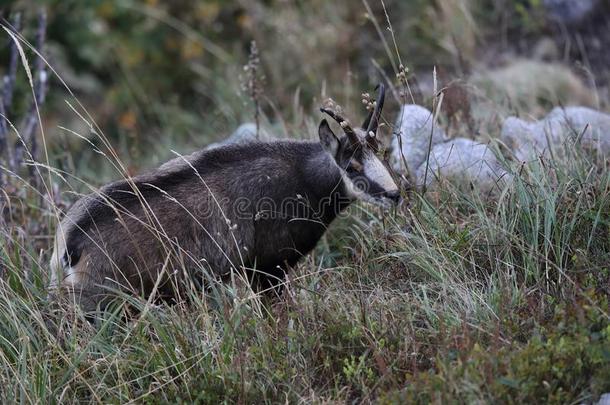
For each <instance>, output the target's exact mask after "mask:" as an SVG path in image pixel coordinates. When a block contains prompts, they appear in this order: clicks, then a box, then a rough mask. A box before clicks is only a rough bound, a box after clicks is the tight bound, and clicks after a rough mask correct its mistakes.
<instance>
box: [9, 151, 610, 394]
mask: <svg viewBox="0 0 610 405" xmlns="http://www.w3.org/2000/svg"><path fill="white" fill-rule="evenodd" d="M593 169H594V166H593V165H592V163H591V162H590V161H589V160H588V159H587V158H586V157H585V156H582V155H580V154H575V155H573V156H570V157H569V158H566V159H564V160H561V161H545V162H534V163H532V164H531V165H530V166H529V167H527V168H526V169H525V170H523V171H522V173H521V177H516V178H515V182H514V184H513V185H512V186H511V187H509V188H507V189H506V190H505V191H504V192H503V193H502V194H501V195H500V196H499V198H498V199H497V201H495V202H491V201H487V200H482V199H481V198H480V197H479V196H478V195H477V194H476V193H471V192H470V191H461V190H460V189H459V188H455V187H453V186H452V185H451V184H445V186H444V187H443V188H442V190H438V191H436V192H430V193H429V194H428V195H427V196H426V197H421V196H417V195H414V196H413V199H412V202H411V205H410V207H409V208H406V207H405V208H403V209H400V210H398V211H396V212H394V213H391V214H389V215H387V216H380V215H379V213H376V212H374V211H373V212H371V211H370V207H368V206H364V205H362V206H360V205H359V206H354V207H352V208H351V211H352V213H351V214H352V215H351V216H350V217H349V218H344V219H341V220H340V221H339V222H338V223H336V224H335V226H333V227H332V229H331V230H330V232H329V234H328V235H327V236H326V238H325V241H324V242H323V243H321V244H320V246H319V248H318V249H317V250H316V251H315V253H314V254H312V255H310V256H309V257H308V258H306V260H304V262H303V263H302V264H301V265H299V266H298V268H296V269H295V270H294V271H293V272H292V273H291V276H290V279H291V280H290V282H289V283H288V288H287V290H286V293H285V295H284V296H283V298H282V299H281V300H279V301H277V302H274V303H271V304H269V303H264V302H261V300H260V298H259V297H254V296H252V295H251V293H250V292H249V289H247V288H244V287H243V286H240V285H239V284H236V285H231V284H229V285H227V286H220V285H219V286H217V288H215V289H214V290H212V291H211V292H210V293H208V294H207V295H202V294H201V293H197V292H194V293H193V295H192V298H191V302H190V303H188V304H181V305H175V306H148V305H147V304H146V302H144V301H141V300H139V299H136V298H133V297H125V300H124V301H126V302H128V303H129V305H128V306H125V304H124V303H123V302H119V303H117V305H116V306H114V307H113V309H112V310H109V311H107V312H106V313H104V314H103V315H102V316H101V318H100V319H98V320H96V321H95V323H94V324H91V323H89V322H87V321H85V320H83V319H82V317H80V316H79V315H78V312H77V313H71V312H70V311H67V312H63V311H62V312H60V313H59V314H57V313H55V314H54V313H53V310H54V309H53V308H51V306H50V304H49V303H47V302H46V300H45V298H46V292H45V283H44V282H43V280H44V279H46V275H45V269H44V268H42V267H38V266H37V265H35V264H34V263H38V258H37V252H36V251H34V250H32V249H31V248H30V246H29V243H24V244H23V245H22V246H19V245H18V243H17V241H18V237H15V238H14V239H12V242H15V243H11V244H8V243H7V242H6V241H4V242H1V243H0V246H1V247H2V248H1V249H2V250H1V251H2V255H3V258H4V261H5V262H7V263H8V269H7V274H6V275H5V277H3V279H2V281H0V282H1V283H2V286H1V288H0V308H1V310H0V336H1V339H0V348H1V350H0V353H2V354H1V357H0V359H1V360H0V383H1V386H2V387H3V389H2V390H0V392H1V394H0V395H2V400H3V402H6V401H10V400H13V399H19V400H22V401H25V402H53V401H70V402H72V401H82V400H87V401H94V402H126V401H136V402H140V401H153V402H157V401H169V402H180V401H185V402H192V401H204V402H217V401H221V400H226V401H229V402H233V401H242V402H248V403H250V402H260V401H267V402H280V401H281V402H283V401H285V400H289V401H291V402H298V401H325V400H353V399H358V400H365V401H368V400H382V401H388V402H394V401H396V400H401V401H408V402H411V401H416V402H429V401H441V402H446V401H449V402H454V401H455V402H463V401H467V402H472V401H483V402H491V401H498V400H500V401H502V402H543V401H544V402H546V401H549V402H555V403H566V402H578V401H590V400H592V399H595V398H596V397H597V396H598V395H600V394H601V393H603V392H606V391H608V390H610V374H609V371H608V370H610V322H609V315H608V313H609V306H608V302H609V301H608V299H609V295H610V291H609V288H608V286H609V285H610V266H609V263H610V237H609V235H610V174H609V173H608V172H606V171H603V172H597V173H594V172H592V170H593ZM26 263H28V264H27V265H26ZM134 309H136V311H134ZM126 311H129V312H130V314H131V315H129V314H128V315H126ZM50 325H52V327H51V326H50ZM151 395H154V397H153V396H151ZM153 398H154V399H153Z"/></svg>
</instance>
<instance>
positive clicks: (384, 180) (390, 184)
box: [363, 155, 398, 191]
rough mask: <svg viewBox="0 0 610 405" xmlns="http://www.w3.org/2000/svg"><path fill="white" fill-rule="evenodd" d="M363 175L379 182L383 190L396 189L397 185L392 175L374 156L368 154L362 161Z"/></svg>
mask: <svg viewBox="0 0 610 405" xmlns="http://www.w3.org/2000/svg"><path fill="white" fill-rule="evenodd" d="M363 164H364V175H365V176H366V178H368V179H371V180H372V181H374V182H375V183H377V184H379V186H380V187H381V188H383V190H384V191H396V190H398V186H396V183H395V182H394V179H393V178H392V176H390V173H389V172H388V169H386V167H385V166H384V165H383V163H381V160H379V159H378V158H377V157H376V156H374V155H370V156H368V157H367V158H366V159H365V160H364V162H363Z"/></svg>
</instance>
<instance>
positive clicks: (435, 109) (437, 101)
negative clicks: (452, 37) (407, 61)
mask: <svg viewBox="0 0 610 405" xmlns="http://www.w3.org/2000/svg"><path fill="white" fill-rule="evenodd" d="M432 74H433V76H434V99H433V101H432V125H431V126H430V139H429V140H428V152H427V156H426V171H425V172H424V184H423V185H422V196H423V195H424V194H426V191H427V189H428V186H427V183H428V169H429V168H430V152H431V151H432V137H433V136H434V123H435V122H436V120H437V119H438V113H439V111H440V110H441V105H442V104H443V96H444V93H443V91H442V90H441V91H440V95H439V91H438V90H437V89H438V81H437V77H436V66H435V67H434V70H433V73H432Z"/></svg>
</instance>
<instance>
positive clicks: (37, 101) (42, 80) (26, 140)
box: [15, 9, 48, 181]
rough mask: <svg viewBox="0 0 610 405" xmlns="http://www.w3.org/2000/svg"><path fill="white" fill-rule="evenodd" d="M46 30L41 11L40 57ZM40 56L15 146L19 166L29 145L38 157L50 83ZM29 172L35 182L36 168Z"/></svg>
mask: <svg viewBox="0 0 610 405" xmlns="http://www.w3.org/2000/svg"><path fill="white" fill-rule="evenodd" d="M46 29H47V13H46V11H45V10H44V9H41V10H40V12H39V14H38V29H37V31H36V49H37V50H38V53H39V54H40V55H42V54H43V48H44V42H45V35H46ZM40 55H37V56H36V60H35V62H34V72H35V76H34V98H33V99H32V103H31V104H30V107H29V109H28V113H27V116H26V118H25V124H24V127H23V130H22V131H21V135H22V139H23V141H21V140H17V142H16V144H15V158H16V162H15V163H17V164H21V162H22V159H23V148H24V147H28V145H29V150H30V155H31V158H32V160H34V161H36V160H37V157H38V142H37V139H36V127H37V124H38V114H37V108H38V109H40V107H41V106H42V105H43V104H44V101H45V99H46V93H47V81H48V75H47V71H46V66H45V63H44V61H43V59H42V57H41V56H40ZM24 144H25V145H24ZM17 159H18V160H17ZM28 171H29V174H30V179H31V180H32V181H34V180H35V179H36V176H35V169H34V166H29V168H28Z"/></svg>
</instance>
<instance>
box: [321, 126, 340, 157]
mask: <svg viewBox="0 0 610 405" xmlns="http://www.w3.org/2000/svg"><path fill="white" fill-rule="evenodd" d="M318 135H319V136H320V144H322V148H323V149H324V150H325V151H326V152H328V153H329V154H330V155H331V156H332V157H333V158H336V157H337V152H338V151H339V138H337V136H336V135H335V133H334V132H333V130H332V129H330V125H328V121H326V120H325V119H324V120H322V122H320V126H319V127H318Z"/></svg>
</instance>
